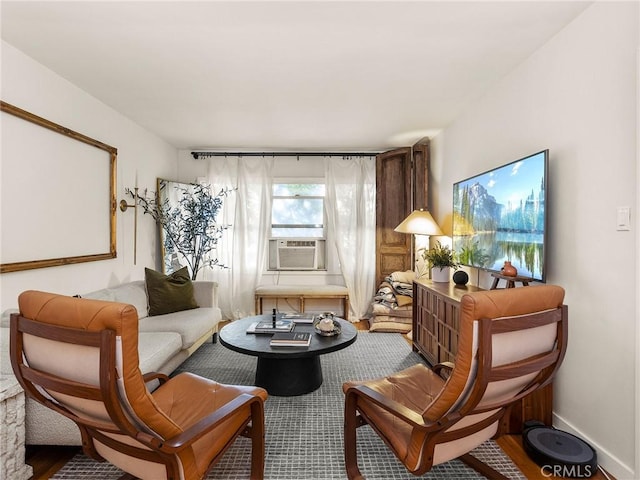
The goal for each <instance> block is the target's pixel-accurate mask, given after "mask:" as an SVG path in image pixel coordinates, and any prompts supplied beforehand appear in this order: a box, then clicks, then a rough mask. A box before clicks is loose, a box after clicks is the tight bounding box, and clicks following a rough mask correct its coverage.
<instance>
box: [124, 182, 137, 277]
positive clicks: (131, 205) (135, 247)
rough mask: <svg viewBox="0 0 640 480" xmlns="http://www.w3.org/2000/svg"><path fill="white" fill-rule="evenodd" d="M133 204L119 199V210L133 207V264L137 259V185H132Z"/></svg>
mask: <svg viewBox="0 0 640 480" xmlns="http://www.w3.org/2000/svg"><path fill="white" fill-rule="evenodd" d="M137 180H138V179H137V178H136V184H137V183H138V181H137ZM133 193H134V195H133V204H129V203H127V201H126V200H124V199H123V200H120V210H121V211H122V212H126V211H127V208H129V207H133V215H134V217H133V264H134V265H135V264H136V261H137V251H138V201H137V200H138V187H137V186H136V187H134V189H133Z"/></svg>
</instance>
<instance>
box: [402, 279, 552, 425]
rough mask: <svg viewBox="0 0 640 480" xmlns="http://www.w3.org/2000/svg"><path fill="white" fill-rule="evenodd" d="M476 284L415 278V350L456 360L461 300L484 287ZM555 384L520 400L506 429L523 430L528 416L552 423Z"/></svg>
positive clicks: (440, 359) (434, 360) (435, 357)
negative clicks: (465, 295) (461, 284)
mask: <svg viewBox="0 0 640 480" xmlns="http://www.w3.org/2000/svg"><path fill="white" fill-rule="evenodd" d="M482 290H483V289H482V288H478V287H474V286H472V285H467V286H457V285H455V284H454V283H452V282H448V283H438V282H432V281H431V280H415V281H414V283H413V350H414V351H417V352H418V353H420V354H421V355H422V356H423V357H424V358H425V360H426V361H427V362H428V363H429V364H430V365H432V366H433V365H435V364H436V363H440V362H454V361H455V358H456V353H457V351H458V331H459V329H460V300H461V299H462V296H463V295H464V294H465V293H470V292H478V291H482ZM552 409H553V384H550V385H547V386H546V387H544V388H542V389H540V390H538V391H537V392H534V393H532V394H531V395H529V396H528V397H525V398H523V399H522V400H520V401H519V402H518V403H516V404H515V405H514V406H513V408H512V409H511V414H510V415H509V418H507V420H506V425H505V432H504V433H521V432H522V424H523V422H524V421H526V420H539V421H541V422H544V423H545V424H546V425H549V426H551V424H552Z"/></svg>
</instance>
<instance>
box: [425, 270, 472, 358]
mask: <svg viewBox="0 0 640 480" xmlns="http://www.w3.org/2000/svg"><path fill="white" fill-rule="evenodd" d="M480 290H482V289H481V288H478V287H474V286H470V285H469V286H464V287H459V286H457V285H455V284H454V283H451V282H447V283H439V282H432V281H430V280H416V282H415V283H414V285H413V298H414V302H413V349H414V350H415V351H417V352H419V353H420V354H422V356H423V357H424V358H425V359H426V360H427V361H428V362H429V363H430V364H431V365H435V364H436V363H440V362H453V361H454V360H455V358H456V353H457V352H458V331H459V330H460V299H461V298H462V296H463V295H464V294H465V293H469V292H477V291H480Z"/></svg>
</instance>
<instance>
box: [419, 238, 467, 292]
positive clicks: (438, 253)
mask: <svg viewBox="0 0 640 480" xmlns="http://www.w3.org/2000/svg"><path fill="white" fill-rule="evenodd" d="M421 250H422V252H421V254H420V255H421V256H422V260H424V262H425V263H428V265H429V266H430V268H431V280H433V281H434V282H448V281H449V278H450V275H451V268H453V269H454V270H457V269H458V267H459V264H458V263H457V262H456V261H455V257H454V253H453V251H452V250H451V248H450V247H449V246H448V245H442V243H440V241H437V242H436V243H435V245H434V246H433V248H430V249H426V248H423V249H421Z"/></svg>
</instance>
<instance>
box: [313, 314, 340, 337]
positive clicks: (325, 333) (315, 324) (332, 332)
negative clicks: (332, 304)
mask: <svg viewBox="0 0 640 480" xmlns="http://www.w3.org/2000/svg"><path fill="white" fill-rule="evenodd" d="M323 318H324V317H322V315H319V316H318V319H317V320H316V321H315V322H313V329H314V330H315V332H316V333H317V334H318V335H321V336H323V337H334V336H336V335H340V333H341V332H342V328H341V327H340V323H338V322H337V321H336V320H333V330H320V328H318V323H320V320H322V319H323Z"/></svg>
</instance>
